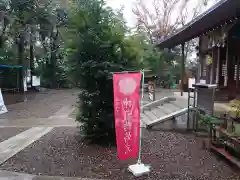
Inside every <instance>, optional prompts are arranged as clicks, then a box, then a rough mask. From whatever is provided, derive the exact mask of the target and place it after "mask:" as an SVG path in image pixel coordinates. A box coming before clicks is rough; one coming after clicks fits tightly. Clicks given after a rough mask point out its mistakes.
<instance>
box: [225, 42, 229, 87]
mask: <svg viewBox="0 0 240 180" xmlns="http://www.w3.org/2000/svg"><path fill="white" fill-rule="evenodd" d="M228 46H229V43H228V39H227V42H226V48H227V50H226V62H225V76H224V86H225V87H226V86H227V85H228V59H229V56H228V52H229V47H228Z"/></svg>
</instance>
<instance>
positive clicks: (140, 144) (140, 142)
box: [137, 69, 144, 164]
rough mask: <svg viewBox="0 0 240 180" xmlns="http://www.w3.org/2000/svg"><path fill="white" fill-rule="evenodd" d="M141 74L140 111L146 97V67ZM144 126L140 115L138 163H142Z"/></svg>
mask: <svg viewBox="0 0 240 180" xmlns="http://www.w3.org/2000/svg"><path fill="white" fill-rule="evenodd" d="M141 74H142V89H141V106H140V109H141V110H140V111H141V112H140V113H142V112H143V109H142V107H143V97H144V87H143V86H144V69H142V70H141ZM141 155H142V128H141V115H140V133H139V152H138V161H137V163H138V164H141V163H142V160H141V159H142V157H141Z"/></svg>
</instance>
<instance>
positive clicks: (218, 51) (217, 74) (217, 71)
mask: <svg viewBox="0 0 240 180" xmlns="http://www.w3.org/2000/svg"><path fill="white" fill-rule="evenodd" d="M220 50H221V48H220V47H218V48H217V69H216V84H219V78H220V68H221V67H220Z"/></svg>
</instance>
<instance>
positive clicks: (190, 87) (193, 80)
mask: <svg viewBox="0 0 240 180" xmlns="http://www.w3.org/2000/svg"><path fill="white" fill-rule="evenodd" d="M193 84H195V78H189V79H188V88H189V89H194V88H195V87H193Z"/></svg>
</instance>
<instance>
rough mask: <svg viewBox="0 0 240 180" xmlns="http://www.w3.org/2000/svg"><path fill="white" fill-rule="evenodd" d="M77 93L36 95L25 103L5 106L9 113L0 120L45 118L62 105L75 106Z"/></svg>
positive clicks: (73, 91)
mask: <svg viewBox="0 0 240 180" xmlns="http://www.w3.org/2000/svg"><path fill="white" fill-rule="evenodd" d="M77 92H78V90H76V89H70V90H69V89H63V90H47V91H46V92H39V93H36V95H35V97H34V98H32V99H30V100H28V101H26V102H22V103H17V104H13V105H9V106H7V108H8V111H9V112H8V113H5V114H2V115H0V119H8V120H15V119H25V118H47V117H49V116H52V115H53V114H54V113H56V112H57V111H58V110H59V109H60V108H62V107H63V106H64V105H69V104H70V105H75V104H76V101H77Z"/></svg>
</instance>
